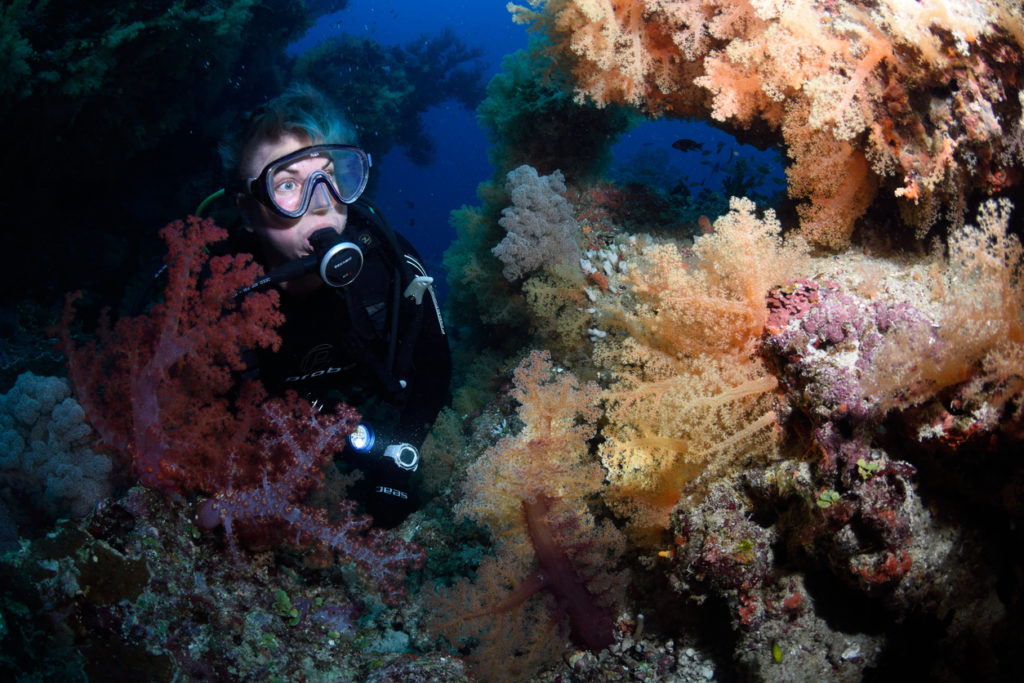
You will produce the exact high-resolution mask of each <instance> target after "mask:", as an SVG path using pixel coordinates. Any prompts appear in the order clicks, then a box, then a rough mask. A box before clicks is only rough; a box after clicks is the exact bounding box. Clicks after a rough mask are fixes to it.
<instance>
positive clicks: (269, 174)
mask: <svg viewBox="0 0 1024 683" xmlns="http://www.w3.org/2000/svg"><path fill="white" fill-rule="evenodd" d="M369 176H370V155H369V154H367V153H366V152H364V151H363V150H361V149H359V148H358V147H353V146H352V145H313V146H312V147H304V148H302V149H299V150H296V151H294V152H292V153H291V154H286V155H285V156H283V157H281V158H280V159H275V160H274V161H271V162H270V163H269V164H267V166H266V168H264V169H263V172H262V173H260V175H259V176H258V177H256V178H249V179H248V180H247V181H245V184H244V186H245V190H246V191H248V193H249V194H251V195H252V196H253V197H255V198H256V199H257V200H258V201H259V202H260V203H262V204H263V205H264V206H266V207H267V208H268V209H270V210H271V211H273V212H274V213H276V214H278V215H280V216H284V217H285V218H299V217H300V216H302V215H303V214H305V213H306V211H308V210H309V205H310V202H311V201H312V200H313V198H314V194H315V193H316V191H317V189H318V188H322V189H323V190H324V191H326V192H327V193H328V194H329V195H330V196H331V197H332V198H333V199H334V200H335V201H337V202H341V203H343V204H351V203H352V202H354V201H355V200H357V199H359V195H361V194H362V193H363V190H364V189H366V181H367V180H368V179H369ZM321 194H322V192H321Z"/></svg>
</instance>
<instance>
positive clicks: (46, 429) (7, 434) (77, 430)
mask: <svg viewBox="0 0 1024 683" xmlns="http://www.w3.org/2000/svg"><path fill="white" fill-rule="evenodd" d="M91 432H92V429H91V428H90V427H89V425H88V423H87V422H85V413H84V411H83V410H82V407H81V406H80V405H78V402H77V401H75V400H74V399H73V398H71V388H70V387H69V385H68V383H67V381H66V380H64V379H62V378H60V377H40V376H38V375H34V374H32V373H31V372H25V373H23V374H21V375H20V376H19V377H18V379H17V381H15V383H14V386H13V387H11V390H10V391H9V392H7V393H6V394H2V395H0V492H2V493H4V494H5V497H7V495H9V494H10V493H11V492H16V493H17V494H20V496H19V497H24V496H25V495H27V496H28V497H29V498H30V499H31V500H32V501H33V504H34V505H35V506H36V507H38V508H39V509H40V510H42V511H43V512H44V513H45V514H46V515H48V516H49V517H52V518H57V517H66V516H69V515H70V516H73V517H80V516H82V515H84V514H85V513H87V512H89V510H91V509H92V508H93V506H94V505H95V504H96V503H97V502H99V501H100V500H102V499H103V498H105V497H106V496H108V495H110V492H111V489H112V485H111V482H110V471H111V467H112V462H111V459H110V457H109V456H106V455H103V454H98V453H94V452H93V450H92V448H91V447H90V444H91V441H90V438H89V437H90V434H91Z"/></svg>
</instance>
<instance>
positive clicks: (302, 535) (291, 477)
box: [59, 218, 424, 603]
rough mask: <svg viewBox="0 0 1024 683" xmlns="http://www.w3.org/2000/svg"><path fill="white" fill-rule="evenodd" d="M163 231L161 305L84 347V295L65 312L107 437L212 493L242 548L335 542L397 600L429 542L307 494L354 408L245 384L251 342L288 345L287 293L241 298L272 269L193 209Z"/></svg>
mask: <svg viewBox="0 0 1024 683" xmlns="http://www.w3.org/2000/svg"><path fill="white" fill-rule="evenodd" d="M161 235H162V237H163V238H164V240H165V241H166V242H167V245H168V256H167V265H168V283H167V288H166V290H165V296H164V300H163V301H162V302H161V303H159V304H157V305H156V306H154V307H153V308H152V310H151V311H150V312H149V313H148V314H146V315H142V316H138V317H135V318H125V319H122V320H120V321H118V323H117V324H116V325H115V326H114V327H113V328H111V327H110V325H109V324H108V323H106V322H105V321H104V322H103V323H102V324H101V326H100V330H99V332H98V335H97V336H98V340H97V341H94V342H92V343H89V344H86V345H85V346H81V347H80V346H78V345H76V344H75V342H73V341H72V339H71V334H70V325H71V321H72V317H73V314H74V309H73V306H72V304H73V302H74V301H75V299H76V296H69V297H68V302H67V305H66V307H65V310H64V315H63V321H62V325H61V328H60V331H59V332H60V337H61V345H62V347H63V350H64V353H65V354H66V355H67V357H68V365H69V375H70V377H71V380H72V383H73V385H74V387H75V392H76V394H77V395H78V399H79V402H80V403H81V404H82V407H83V408H84V409H85V411H86V415H87V416H88V418H89V421H90V422H91V423H92V424H93V426H94V427H95V428H96V431H97V433H98V434H99V436H100V439H101V440H102V441H103V442H104V443H106V444H107V445H108V446H110V447H111V448H113V449H114V450H116V451H118V452H119V453H120V454H121V455H123V456H125V457H126V458H130V459H131V461H132V465H133V468H134V471H135V473H136V475H137V476H138V478H139V480H140V481H141V482H142V483H143V484H144V485H146V486H149V487H151V488H155V489H159V490H162V491H165V492H176V493H179V494H187V493H193V492H202V493H207V494H210V495H211V496H212V497H211V498H210V499H208V500H207V501H206V502H205V503H204V504H203V506H202V507H201V508H200V513H199V524H200V526H202V527H203V528H205V529H212V528H214V527H216V526H219V525H221V524H223V526H224V528H225V531H226V533H227V538H228V543H229V545H230V547H231V549H232V551H233V553H234V554H236V555H237V549H236V543H235V534H237V533H241V534H243V535H244V536H245V537H246V538H247V539H249V540H250V541H254V542H257V543H262V544H266V543H268V542H270V543H276V542H280V541H283V540H288V541H289V542H291V543H292V544H293V545H297V546H302V547H309V546H314V547H316V548H318V549H320V550H331V551H335V552H337V553H338V554H340V555H342V556H344V557H345V558H347V559H348V560H350V561H353V562H355V563H356V564H357V565H358V566H360V567H361V568H363V569H364V570H365V571H366V572H367V573H368V574H369V575H371V576H372V577H373V580H374V581H375V582H376V583H377V585H378V587H379V588H380V589H381V591H382V592H383V594H384V599H385V600H386V601H387V602H389V603H395V602H397V601H398V600H399V598H400V597H401V596H402V595H403V587H402V579H403V578H404V572H405V570H406V569H407V568H410V567H412V568H416V567H419V566H420V565H421V564H422V562H423V558H424V556H423V551H422V550H421V549H420V548H419V547H418V546H416V545H414V544H406V543H403V542H402V541H400V540H398V539H396V538H394V537H393V536H391V535H389V534H386V533H384V532H382V531H379V530H369V531H368V529H369V527H370V525H371V523H372V522H371V520H370V519H369V518H368V517H366V516H364V515H358V514H356V513H355V511H354V507H355V504H354V503H352V502H351V501H343V502H342V504H341V521H340V522H338V523H335V524H332V523H330V522H329V521H328V519H327V515H326V514H325V513H324V511H323V510H319V509H316V508H312V507H308V506H305V505H302V503H301V500H302V497H303V496H304V494H306V493H307V492H308V491H310V490H311V489H313V488H316V487H317V486H319V485H320V483H321V482H322V479H323V467H324V465H325V464H326V463H327V462H328V461H329V460H330V458H331V457H332V456H333V453H334V452H336V451H338V450H340V449H341V448H342V447H343V445H344V441H345V437H346V435H348V434H349V433H350V432H351V431H352V429H353V428H354V427H355V424H356V422H357V420H358V414H357V413H356V412H355V411H354V410H353V409H351V408H349V407H347V406H340V407H339V408H338V409H337V410H336V411H335V412H334V413H333V414H318V413H317V412H316V411H315V410H313V408H312V406H310V405H309V403H308V402H307V401H304V400H302V399H300V398H299V397H298V396H297V395H296V394H294V393H289V394H288V395H287V396H285V397H283V398H274V399H270V400H268V399H267V397H266V392H265V391H264V389H263V387H262V386H261V385H259V384H258V383H256V382H252V381H251V382H247V383H245V384H243V385H242V386H241V387H240V388H239V389H238V391H237V392H235V388H236V387H235V384H236V381H237V379H236V374H237V372H238V371H240V370H243V369H244V367H245V365H244V363H243V358H242V352H243V350H245V349H252V348H258V347H271V348H276V347H277V346H278V345H279V343H280V339H279V337H278V336H277V334H276V333H275V332H274V327H275V326H276V325H279V324H280V323H281V322H283V317H282V316H281V314H280V312H279V311H278V310H277V295H276V293H274V292H269V293H249V294H248V295H246V297H245V298H244V299H241V300H240V299H238V298H237V297H236V293H237V292H239V291H240V290H241V289H242V288H244V287H245V286H246V285H249V284H250V283H252V282H253V281H255V280H256V279H257V278H258V276H259V275H260V268H259V266H257V265H256V264H254V263H253V262H252V258H251V257H250V256H248V255H236V256H219V257H215V258H211V257H210V255H209V251H208V250H207V247H208V245H209V244H211V243H213V242H217V241H220V240H224V239H225V238H226V237H227V234H226V233H225V232H224V231H223V230H221V229H220V228H217V227H216V226H215V225H214V224H213V223H211V222H209V221H200V220H199V219H198V218H190V219H189V221H188V223H187V224H184V223H182V222H180V221H179V222H176V223H172V224H171V225H168V226H167V227H166V228H164V230H163V231H162V233H161ZM201 278H202V287H200V279H201ZM234 395H236V396H237V398H236V400H232V398H231V397H232V396H234Z"/></svg>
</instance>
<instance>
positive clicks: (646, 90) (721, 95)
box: [512, 0, 1024, 247]
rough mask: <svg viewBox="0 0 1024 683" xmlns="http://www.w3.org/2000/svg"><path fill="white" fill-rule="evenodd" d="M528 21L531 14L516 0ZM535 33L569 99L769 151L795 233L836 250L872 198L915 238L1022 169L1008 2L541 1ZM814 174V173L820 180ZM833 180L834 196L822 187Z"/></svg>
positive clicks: (1015, 33) (1020, 78)
mask: <svg viewBox="0 0 1024 683" xmlns="http://www.w3.org/2000/svg"><path fill="white" fill-rule="evenodd" d="M529 2H530V5H531V6H533V7H534V8H536V7H538V6H539V5H541V4H542V3H541V0H529ZM543 5H544V10H543V12H541V11H537V10H535V9H533V10H531V9H527V8H525V7H517V6H514V5H513V6H512V11H513V14H514V15H515V16H516V18H517V20H519V21H523V22H533V23H534V24H535V25H536V26H537V27H539V28H541V29H542V30H544V31H546V32H547V34H548V35H549V37H550V38H551V42H552V44H553V46H554V47H553V49H554V50H555V51H556V53H558V54H559V55H560V56H561V57H562V58H563V59H564V61H565V63H566V64H567V65H568V66H569V68H571V70H572V71H573V74H574V76H575V79H576V83H577V88H578V92H579V94H580V95H581V96H585V97H588V98H590V99H593V100H594V101H596V102H597V103H599V104H609V103H614V102H623V103H628V104H633V105H635V106H638V107H640V108H642V109H644V110H646V111H647V112H649V113H651V114H653V115H664V114H668V115H671V116H689V117H698V118H712V119H714V120H717V121H720V122H722V123H723V124H724V125H727V126H731V127H735V128H739V129H747V130H751V131H754V132H755V133H756V134H757V135H759V136H761V137H762V138H763V139H762V142H763V143H764V144H774V143H775V142H777V141H778V137H781V140H782V142H783V143H784V144H785V145H786V147H787V149H788V152H789V156H790V158H791V160H792V165H791V168H790V171H789V174H790V178H791V182H792V185H791V187H790V195H791V196H792V197H793V198H795V199H800V200H806V201H807V202H808V203H809V205H810V206H809V207H808V208H807V209H805V210H803V211H802V213H801V219H802V227H803V230H804V233H805V234H806V236H807V237H808V238H809V239H810V240H811V241H813V242H816V243H818V244H821V245H824V246H830V247H840V246H842V245H844V244H845V243H846V242H847V241H848V240H849V238H850V235H851V233H852V231H853V229H854V225H855V223H856V221H857V219H858V218H859V217H860V216H862V215H863V214H864V212H865V211H866V209H867V208H868V206H869V205H870V204H871V202H872V200H873V199H874V196H875V194H874V193H875V188H876V187H881V188H884V190H885V191H887V192H889V193H891V194H892V196H895V197H897V198H898V201H899V203H900V206H901V209H902V212H903V218H904V220H905V221H906V222H907V223H909V224H910V225H912V226H914V227H915V228H916V229H917V232H918V234H919V235H923V234H924V233H925V232H926V231H927V230H928V228H929V227H930V226H931V225H932V223H933V222H934V221H935V219H936V218H937V216H938V215H939V213H940V211H942V210H949V211H951V212H952V213H953V215H954V217H955V218H957V219H960V218H962V216H961V214H962V211H963V208H964V204H965V198H966V196H967V194H968V193H970V192H971V191H973V190H976V189H981V190H998V189H1002V188H1004V187H1005V186H1006V184H1007V183H1008V182H1011V183H1012V182H1015V181H1016V179H1017V178H1019V174H1018V173H1017V172H1016V171H1015V167H1017V166H1019V165H1020V164H1021V163H1022V161H1024V133H1022V130H1021V128H1022V126H1021V120H1022V113H1024V104H1022V102H1024V99H1022V97H1024V96H1022V94H1021V91H1020V87H1019V84H1020V83H1024V58H1022V54H1021V50H1022V47H1024V46H1022V45H1021V41H1022V39H1021V36H1022V35H1024V28H1022V27H1024V15H1022V12H1021V9H1020V6H1019V3H1009V2H1005V1H1004V0H967V1H966V2H958V3H953V2H947V1H946V0H936V1H935V2H930V3H919V2H907V1H904V0H881V2H878V3H875V4H874V6H872V7H870V8H866V7H864V6H862V5H861V3H855V2H849V1H848V0H694V1H692V2H678V1H674V0H619V1H616V2H613V1H612V0H548V1H547V2H544V3H543ZM822 159H825V160H826V163H825V166H824V167H823V166H822ZM837 174H839V175H841V177H842V178H843V179H844V182H843V183H842V184H841V185H837V181H836V180H835V176H836V175H837Z"/></svg>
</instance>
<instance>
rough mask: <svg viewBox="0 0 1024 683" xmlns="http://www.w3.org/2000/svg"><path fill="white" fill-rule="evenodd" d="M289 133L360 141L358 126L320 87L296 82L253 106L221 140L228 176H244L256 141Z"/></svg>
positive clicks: (317, 139)
mask: <svg viewBox="0 0 1024 683" xmlns="http://www.w3.org/2000/svg"><path fill="white" fill-rule="evenodd" d="M286 133H291V134H294V135H304V136H306V137H308V138H309V139H310V141H311V143H312V144H314V145H320V144H325V143H329V144H342V145H355V144H358V141H357V139H356V131H355V128H354V127H353V126H352V124H351V123H349V122H348V120H347V119H345V117H344V116H342V115H341V113H340V112H339V111H338V110H337V109H336V108H335V107H334V105H333V104H331V102H330V101H329V100H328V99H327V98H326V97H324V95H323V94H322V93H321V92H320V91H319V90H317V89H316V88H314V87H312V86H310V85H305V84H300V85H293V86H291V87H289V88H288V89H287V90H285V91H284V92H283V93H281V94H280V95H278V96H277V97H275V98H274V99H272V100H269V101H267V102H265V103H264V104H261V105H260V106H258V107H256V108H255V109H253V110H252V111H251V112H250V113H249V116H248V117H247V119H246V122H245V125H244V126H243V127H242V129H241V130H240V131H238V132H237V134H235V135H234V136H232V137H231V138H230V139H228V140H226V141H224V142H223V143H221V145H220V148H219V151H220V158H221V164H222V165H223V168H224V171H225V172H226V173H227V177H228V178H231V179H237V178H241V177H242V176H243V173H242V167H243V166H244V165H245V163H246V161H247V160H248V155H249V154H250V153H251V152H252V148H253V145H254V144H255V143H257V142H262V141H263V140H274V139H277V138H280V137H281V136H282V135H285V134H286Z"/></svg>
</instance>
